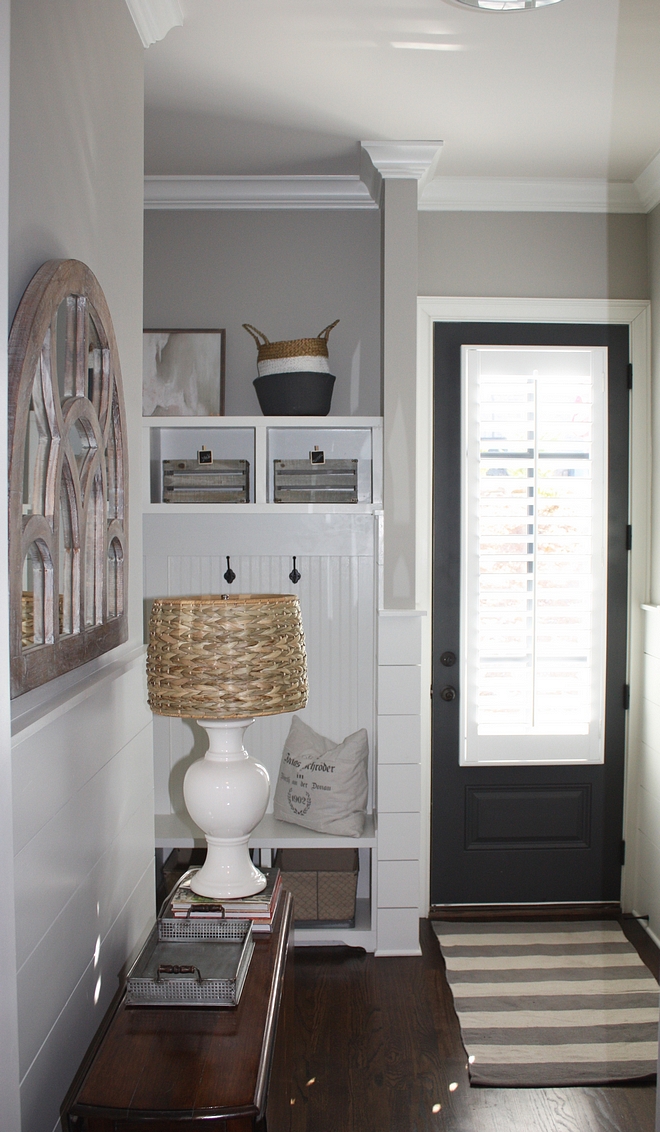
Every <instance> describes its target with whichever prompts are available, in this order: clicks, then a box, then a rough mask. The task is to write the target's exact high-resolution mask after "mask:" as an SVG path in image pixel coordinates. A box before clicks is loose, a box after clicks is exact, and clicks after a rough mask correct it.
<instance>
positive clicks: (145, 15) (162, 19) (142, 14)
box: [126, 0, 183, 47]
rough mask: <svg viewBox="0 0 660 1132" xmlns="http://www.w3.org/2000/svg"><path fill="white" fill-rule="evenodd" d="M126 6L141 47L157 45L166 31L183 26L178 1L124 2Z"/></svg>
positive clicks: (127, 0)
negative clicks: (140, 41)
mask: <svg viewBox="0 0 660 1132" xmlns="http://www.w3.org/2000/svg"><path fill="white" fill-rule="evenodd" d="M126 4H127V6H128V10H129V12H130V13H131V16H132V17H133V23H134V24H135V26H136V28H137V30H138V33H139V36H140V39H141V40H142V45H143V47H151V44H152V43H158V40H159V39H164V38H165V36H166V35H167V33H168V31H171V30H172V28H176V27H181V26H182V24H183V12H182V11H181V5H180V3H179V0H126Z"/></svg>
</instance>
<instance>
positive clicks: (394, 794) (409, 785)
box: [378, 763, 422, 815]
mask: <svg viewBox="0 0 660 1132" xmlns="http://www.w3.org/2000/svg"><path fill="white" fill-rule="evenodd" d="M421 789H422V786H421V768H420V766H419V764H418V763H417V764H410V765H403V766H401V765H395V764H388V763H386V764H384V765H383V766H381V767H379V770H378V812H379V814H381V815H383V814H386V813H395V814H396V813H400V814H404V813H419V811H420V807H421Z"/></svg>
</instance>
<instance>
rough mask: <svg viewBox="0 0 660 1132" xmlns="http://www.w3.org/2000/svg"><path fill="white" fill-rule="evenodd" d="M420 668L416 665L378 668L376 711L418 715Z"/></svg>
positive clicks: (389, 713)
mask: <svg viewBox="0 0 660 1132" xmlns="http://www.w3.org/2000/svg"><path fill="white" fill-rule="evenodd" d="M420 682H421V669H420V668H419V667H418V666H416V665H403V664H397V665H381V666H380V667H379V668H378V711H379V712H383V713H385V712H387V714H388V715H419V710H420V686H421V684H420Z"/></svg>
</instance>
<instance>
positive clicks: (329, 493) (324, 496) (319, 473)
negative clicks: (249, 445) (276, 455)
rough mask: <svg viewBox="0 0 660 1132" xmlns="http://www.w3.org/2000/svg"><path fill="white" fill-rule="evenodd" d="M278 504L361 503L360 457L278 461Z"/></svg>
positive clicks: (274, 463)
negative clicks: (359, 500)
mask: <svg viewBox="0 0 660 1132" xmlns="http://www.w3.org/2000/svg"><path fill="white" fill-rule="evenodd" d="M273 467H274V480H275V482H274V496H273V497H274V501H275V503H357V501H358V481H357V473H358V462H357V460H326V461H325V463H323V464H313V463H311V462H310V461H309V460H274V461H273Z"/></svg>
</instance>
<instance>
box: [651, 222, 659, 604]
mask: <svg viewBox="0 0 660 1132" xmlns="http://www.w3.org/2000/svg"><path fill="white" fill-rule="evenodd" d="M648 233H649V245H648V246H649V293H650V298H651V324H652V328H653V330H654V331H655V333H654V334H653V336H652V339H651V398H652V411H653V439H654V444H653V453H652V456H653V487H652V493H651V601H652V602H653V604H654V605H660V442H659V441H658V437H660V205H658V207H657V208H654V209H653V212H651V213H649V216H648Z"/></svg>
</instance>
